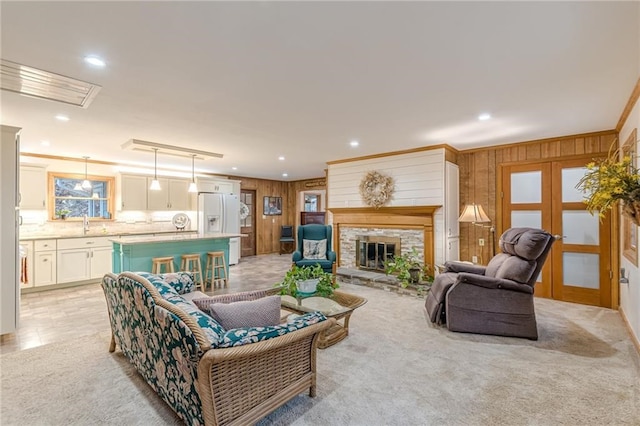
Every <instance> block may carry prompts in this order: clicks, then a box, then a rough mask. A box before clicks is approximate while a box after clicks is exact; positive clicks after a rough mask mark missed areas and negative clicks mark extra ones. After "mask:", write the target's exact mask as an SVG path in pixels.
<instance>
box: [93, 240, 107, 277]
mask: <svg viewBox="0 0 640 426" xmlns="http://www.w3.org/2000/svg"><path fill="white" fill-rule="evenodd" d="M111 253H113V249H112V247H111V244H109V246H108V247H96V248H94V249H92V250H91V265H90V266H91V279H101V278H102V277H104V274H106V273H107V272H111V262H112V255H111Z"/></svg>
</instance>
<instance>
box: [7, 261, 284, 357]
mask: <svg viewBox="0 0 640 426" xmlns="http://www.w3.org/2000/svg"><path fill="white" fill-rule="evenodd" d="M290 267H291V255H282V256H280V255H277V254H270V255H262V256H251V257H245V258H243V259H242V260H241V261H240V263H239V264H238V265H234V266H231V267H230V270H229V277H230V279H229V284H228V286H227V287H225V288H219V287H218V288H215V289H214V291H213V293H215V294H221V293H235V292H238V291H248V290H255V289H260V288H267V287H271V286H273V285H274V284H275V283H276V282H278V281H280V280H281V279H282V277H283V276H284V274H285V272H286V271H287V270H288V269H289V268H290ZM207 293H208V294H213V293H212V292H211V288H208V291H207ZM109 330H110V326H109V317H108V314H107V307H106V303H105V299H104V293H103V292H102V288H101V287H100V284H99V283H96V284H87V285H83V286H77V287H69V288H62V289H55V290H48V291H42V292H37V293H29V294H23V295H22V297H21V300H20V327H19V329H18V332H17V333H13V334H7V335H3V336H1V337H0V353H9V352H15V351H21V350H24V349H29V348H33V347H36V346H41V345H46V344H48V343H53V342H59V341H64V340H68V339H72V338H77V337H79V336H87V335H91V334H95V333H99V332H109Z"/></svg>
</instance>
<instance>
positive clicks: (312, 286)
mask: <svg viewBox="0 0 640 426" xmlns="http://www.w3.org/2000/svg"><path fill="white" fill-rule="evenodd" d="M275 286H276V287H280V294H281V295H289V296H293V297H295V298H298V297H302V296H310V295H315V296H322V297H330V296H331V295H332V294H333V290H334V289H336V288H338V287H339V286H338V283H336V282H334V280H333V275H331V274H330V273H328V272H324V271H323V270H322V267H321V266H320V265H318V264H316V265H314V266H302V267H299V266H296V265H293V267H292V268H291V269H289V270H288V271H287V273H286V274H285V276H284V279H283V280H282V281H281V282H279V283H276V284H275Z"/></svg>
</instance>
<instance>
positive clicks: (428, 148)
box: [327, 144, 460, 165]
mask: <svg viewBox="0 0 640 426" xmlns="http://www.w3.org/2000/svg"><path fill="white" fill-rule="evenodd" d="M441 148H443V149H444V150H445V155H446V153H447V152H450V154H449V158H451V156H452V154H455V155H456V156H457V154H458V153H459V152H460V151H458V150H457V149H455V148H453V147H452V146H449V145H447V144H438V145H430V146H421V147H419V148H412V149H403V150H401V151H391V152H383V153H380V154H371V155H364V156H362V157H354V158H345V159H343V160H332V161H327V165H332V164H341V163H352V162H354V161H362V160H370V159H373V158H384V157H393V156H395V155H402V154H413V153H414V152H423V151H433V150H434V149H441Z"/></svg>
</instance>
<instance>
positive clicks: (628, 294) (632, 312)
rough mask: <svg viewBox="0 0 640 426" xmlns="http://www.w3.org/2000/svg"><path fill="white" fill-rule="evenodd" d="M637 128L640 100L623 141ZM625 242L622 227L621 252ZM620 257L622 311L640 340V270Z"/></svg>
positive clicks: (639, 146)
mask: <svg viewBox="0 0 640 426" xmlns="http://www.w3.org/2000/svg"><path fill="white" fill-rule="evenodd" d="M635 128H637V129H638V132H639V133H638V135H640V102H636V105H635V107H634V108H633V110H632V111H631V114H630V115H629V118H628V119H627V121H626V123H625V124H624V126H623V127H622V130H621V131H620V141H621V143H624V142H625V141H626V140H627V138H628V137H629V134H630V133H631V132H632V131H633V129H635ZM638 152H640V144H639V143H638V142H636V154H637V153H638ZM636 166H640V160H639V159H638V158H636ZM621 228H622V227H621ZM639 231H640V230H639ZM623 242H624V235H622V229H620V244H621V246H620V253H622V244H623ZM620 258H621V262H620V266H621V267H622V268H624V269H625V270H626V271H627V275H628V276H629V284H620V311H622V314H623V315H624V316H625V317H626V319H627V321H628V322H629V325H630V326H631V328H632V330H633V334H634V335H635V338H636V341H640V270H639V269H638V267H637V266H635V265H634V264H633V263H631V262H630V261H629V260H628V259H627V258H626V257H624V256H621V257H620ZM636 263H638V264H640V259H636Z"/></svg>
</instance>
